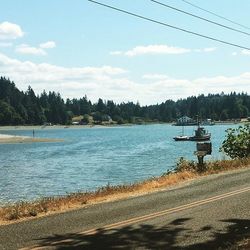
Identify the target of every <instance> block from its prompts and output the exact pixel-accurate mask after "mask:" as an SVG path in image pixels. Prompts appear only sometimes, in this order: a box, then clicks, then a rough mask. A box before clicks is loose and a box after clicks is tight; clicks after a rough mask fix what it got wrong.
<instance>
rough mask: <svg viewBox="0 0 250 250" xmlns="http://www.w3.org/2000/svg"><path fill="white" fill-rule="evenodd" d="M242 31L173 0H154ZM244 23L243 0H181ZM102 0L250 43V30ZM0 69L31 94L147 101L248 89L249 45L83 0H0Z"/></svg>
mask: <svg viewBox="0 0 250 250" xmlns="http://www.w3.org/2000/svg"><path fill="white" fill-rule="evenodd" d="M160 1H161V2H163V3H165V4H169V5H172V6H174V7H176V8H180V9H183V10H185V11H189V12H192V13H194V14H196V15H200V16H202V17H205V18H208V19H211V20H213V21H216V22H220V23H223V24H224V25H228V26H231V27H234V28H236V29H240V30H242V31H245V32H250V29H244V28H242V27H239V26H237V25H233V24H231V23H229V22H227V21H225V20H221V19H219V18H217V17H215V16H212V15H210V14H208V13H205V12H202V11H200V10H198V9H195V8H193V7H192V6H190V5H188V4H186V3H185V2H183V1H181V0H160ZM189 1H190V2H192V3H193V4H196V5H199V6H201V7H203V8H205V9H208V10H210V11H213V12H216V13H218V14H220V15H222V16H225V17H227V18H230V19H232V20H234V21H236V22H238V23H241V24H244V25H245V26H248V27H250V19H249V11H250V1H248V0H239V1H235V0H220V1H216V0H210V1H204V0H203V1H201V0H189ZM102 2H103V3H106V4H110V5H113V6H116V7H118V8H122V9H124V10H128V11H131V12H134V13H137V14H140V15H144V16H147V17H149V18H153V19H156V20H159V21H161V22H166V23H169V24H171V25H174V26H178V27H181V28H184V29H188V30H192V31H194V32H198V33H201V34H204V35H208V36H212V37H215V38H218V39H222V40H225V41H228V42H232V43H236V44H239V45H242V46H246V47H250V36H247V35H243V34H240V33H236V32H233V31H229V30H226V29H224V28H221V27H217V26H215V25H212V24H209V23H206V22H204V21H201V20H198V19H195V18H193V17H190V16H185V15H184V14H181V13H178V12H174V11H173V10H170V9H168V8H164V7H162V6H159V5H156V4H154V3H153V2H151V1H150V0H134V1H132V0H127V1H124V0H123V1H122V0H102ZM0 6H1V10H4V11H2V13H1V17H0V75H3V76H6V77H9V78H10V79H11V80H14V81H15V83H16V85H17V87H18V88H20V89H22V90H26V89H27V87H28V85H31V86H32V88H33V89H34V90H35V91H36V93H40V92H41V91H43V89H45V90H46V91H52V90H55V91H58V92H60V93H61V94H62V96H63V97H64V98H67V97H69V98H73V97H76V98H79V97H82V96H84V95H85V94H86V95H87V96H88V98H89V99H90V100H91V101H93V102H95V101H97V99H98V98H99V97H100V98H103V99H104V100H109V99H112V100H114V101H116V102H122V101H125V102H127V101H134V102H136V101H139V102H140V103H141V104H143V105H145V104H155V103H160V102H162V101H165V100H167V99H173V100H177V99H179V98H185V97H187V96H190V95H198V94H208V93H220V92H222V91H224V92H225V93H229V92H231V91H236V92H242V91H244V92H248V93H249V92H250V67H249V66H250V51H246V50H243V49H240V48H234V47H230V46H228V45H224V44H220V43H217V42H214V41H210V40H206V39H204V38H200V37H195V36H192V35H189V34H186V33H182V32H180V31H177V30H173V29H170V28H167V27H163V26H160V25H157V24H154V23H150V22H147V21H145V20H141V19H137V18H135V17H131V16H128V15H125V14H122V13H119V12H115V11H113V10H110V9H106V8H104V7H101V6H98V5H95V4H93V3H91V2H89V1H87V0H81V1H80V0H74V1H68V0H53V1H49V0H36V1H34V0H25V1H20V0H8V1H5V0H0Z"/></svg>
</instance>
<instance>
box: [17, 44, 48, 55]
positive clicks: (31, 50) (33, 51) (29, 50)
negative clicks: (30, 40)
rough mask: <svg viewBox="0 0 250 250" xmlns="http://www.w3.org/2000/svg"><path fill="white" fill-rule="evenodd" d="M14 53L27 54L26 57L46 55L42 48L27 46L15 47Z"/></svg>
mask: <svg viewBox="0 0 250 250" xmlns="http://www.w3.org/2000/svg"><path fill="white" fill-rule="evenodd" d="M16 52H18V53H20V54H28V55H41V56H45V55H47V53H46V51H45V50H43V49H42V48H36V47H31V46H29V45H27V44H21V45H18V46H17V47H16Z"/></svg>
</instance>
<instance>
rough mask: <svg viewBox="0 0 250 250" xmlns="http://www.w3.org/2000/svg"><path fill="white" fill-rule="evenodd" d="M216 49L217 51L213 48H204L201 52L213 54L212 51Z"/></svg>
mask: <svg viewBox="0 0 250 250" xmlns="http://www.w3.org/2000/svg"><path fill="white" fill-rule="evenodd" d="M216 49H217V48H215V47H211V48H204V49H203V51H204V52H213V51H215V50H216Z"/></svg>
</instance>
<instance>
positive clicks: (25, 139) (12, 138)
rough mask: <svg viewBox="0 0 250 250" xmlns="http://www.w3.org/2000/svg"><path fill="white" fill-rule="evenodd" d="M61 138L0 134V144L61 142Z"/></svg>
mask: <svg viewBox="0 0 250 250" xmlns="http://www.w3.org/2000/svg"><path fill="white" fill-rule="evenodd" d="M61 141H63V140H61V139H51V138H35V137H34V138H33V137H29V136H16V135H7V134H0V144H6V143H32V142H61Z"/></svg>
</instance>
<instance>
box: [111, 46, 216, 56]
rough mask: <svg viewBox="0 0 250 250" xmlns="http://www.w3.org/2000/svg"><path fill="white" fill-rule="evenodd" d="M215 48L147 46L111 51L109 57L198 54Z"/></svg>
mask: <svg viewBox="0 0 250 250" xmlns="http://www.w3.org/2000/svg"><path fill="white" fill-rule="evenodd" d="M216 49H217V48H215V47H210V48H203V49H187V48H180V47H173V46H168V45H148V46H137V47H135V48H133V49H131V50H128V51H111V52H110V55H114V56H117V55H123V56H128V57H134V56H140V55H164V54H186V53H190V52H198V53H210V52H213V51H215V50H216Z"/></svg>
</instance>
